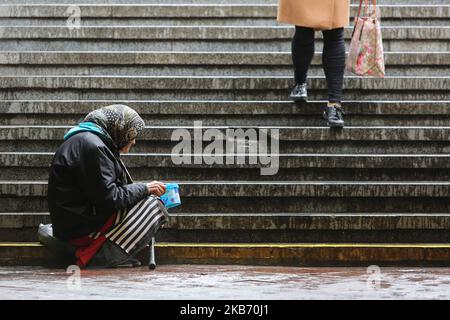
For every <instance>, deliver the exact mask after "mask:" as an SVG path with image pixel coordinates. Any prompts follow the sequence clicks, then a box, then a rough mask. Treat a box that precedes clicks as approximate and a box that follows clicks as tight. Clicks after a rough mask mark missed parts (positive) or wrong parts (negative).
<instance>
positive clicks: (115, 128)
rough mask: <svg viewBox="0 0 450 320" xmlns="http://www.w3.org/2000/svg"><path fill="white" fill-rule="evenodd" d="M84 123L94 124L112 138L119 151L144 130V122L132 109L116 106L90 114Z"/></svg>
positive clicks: (121, 105)
mask: <svg viewBox="0 0 450 320" xmlns="http://www.w3.org/2000/svg"><path fill="white" fill-rule="evenodd" d="M84 122H94V123H96V124H97V125H98V126H100V127H101V128H102V129H103V130H104V131H105V132H106V133H107V134H108V135H109V136H110V138H111V140H112V141H113V142H114V144H115V145H116V146H117V148H118V149H122V148H123V147H125V146H126V145H127V144H129V143H130V142H131V141H133V139H135V138H136V137H137V135H138V134H139V133H140V132H141V131H142V130H143V129H144V127H145V123H144V120H142V118H141V117H140V116H139V114H138V113H137V112H136V111H134V110H133V109H131V108H130V107H128V106H126V105H123V104H114V105H110V106H107V107H103V108H101V109H97V110H94V111H92V112H91V113H89V114H88V115H87V116H86V118H84Z"/></svg>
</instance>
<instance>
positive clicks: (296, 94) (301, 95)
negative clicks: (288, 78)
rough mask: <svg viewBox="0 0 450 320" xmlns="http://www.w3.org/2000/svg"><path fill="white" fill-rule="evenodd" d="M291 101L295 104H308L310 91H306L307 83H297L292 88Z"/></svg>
mask: <svg viewBox="0 0 450 320" xmlns="http://www.w3.org/2000/svg"><path fill="white" fill-rule="evenodd" d="M289 99H291V100H292V101H294V102H306V101H307V100H308V91H307V89H306V83H297V84H295V86H294V87H293V88H292V91H291V94H290V95H289Z"/></svg>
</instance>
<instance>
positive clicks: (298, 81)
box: [290, 26, 314, 102]
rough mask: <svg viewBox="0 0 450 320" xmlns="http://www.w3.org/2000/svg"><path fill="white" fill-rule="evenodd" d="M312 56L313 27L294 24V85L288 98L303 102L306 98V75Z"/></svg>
mask: <svg viewBox="0 0 450 320" xmlns="http://www.w3.org/2000/svg"><path fill="white" fill-rule="evenodd" d="M313 56H314V29H312V28H306V27H299V26H296V27H295V34H294V37H293V38H292V62H293V64H294V79H295V85H294V87H293V89H292V91H291V94H290V99H291V100H293V101H295V102H304V101H306V100H307V98H308V93H307V87H306V77H307V74H308V69H309V66H310V64H311V60H312V58H313Z"/></svg>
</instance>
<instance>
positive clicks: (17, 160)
mask: <svg viewBox="0 0 450 320" xmlns="http://www.w3.org/2000/svg"><path fill="white" fill-rule="evenodd" d="M53 156H54V154H53V153H46V152H36V153H34V152H33V153H30V152H23V153H19V152H17V153H12V152H11V153H9V152H0V167H1V168H5V167H21V168H41V167H43V168H48V167H49V165H50V163H51V162H52V159H53ZM189 156H190V157H196V155H195V154H192V155H189ZM200 156H201V155H200ZM218 156H219V155H218ZM273 156H278V157H279V165H280V167H282V168H292V169H299V168H352V169H364V168H372V169H380V168H381V169H383V168H414V169H428V168H430V169H431V168H434V169H442V168H447V169H448V168H450V155H445V154H423V155H418V154H412V155H410V154H384V155H379V154H366V155H361V154H358V155H354V154H348V155H344V154H340V155H334V154H278V155H273ZM122 159H123V161H124V163H125V165H127V167H129V168H146V167H152V168H175V167H182V168H186V169H187V168H205V169H207V168H211V169H219V168H259V166H260V165H259V164H248V163H245V164H242V165H241V164H226V163H224V164H205V163H202V164H194V163H192V164H174V163H173V161H172V159H171V155H170V154H149V153H144V154H138V153H131V154H125V155H122Z"/></svg>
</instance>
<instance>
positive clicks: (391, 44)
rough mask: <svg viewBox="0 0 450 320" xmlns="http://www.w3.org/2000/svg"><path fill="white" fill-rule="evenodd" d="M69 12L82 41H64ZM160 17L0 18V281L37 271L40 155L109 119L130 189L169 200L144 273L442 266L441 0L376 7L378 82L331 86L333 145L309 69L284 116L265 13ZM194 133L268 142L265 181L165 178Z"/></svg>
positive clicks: (449, 29) (109, 4)
mask: <svg viewBox="0 0 450 320" xmlns="http://www.w3.org/2000/svg"><path fill="white" fill-rule="evenodd" d="M77 2H79V3H84V4H80V5H79V8H80V10H81V29H73V30H70V29H69V28H67V26H66V22H67V19H68V16H69V14H68V11H67V10H68V6H69V4H73V3H77ZM158 2H162V1H151V0H122V1H120V0H114V1H99V0H98V1H95V0H89V1H88V0H84V1H81V0H79V1H75V0H71V1H65V0H64V1H58V2H57V4H54V3H56V1H45V0H31V1H29V0H27V1H25V0H23V1H20V0H6V1H3V2H2V5H0V114H1V116H0V265H2V264H3V265H6V264H8V265H28V264H48V263H50V262H51V258H50V257H49V254H48V252H47V251H46V249H45V248H44V247H42V246H41V245H39V244H38V243H36V241H37V239H36V228H37V226H38V224H39V223H41V222H49V216H48V208H47V205H46V198H45V197H46V191H47V185H46V183H47V178H48V168H49V165H50V162H51V159H52V155H53V152H54V151H55V150H56V148H57V147H58V146H59V144H60V143H61V142H62V136H63V135H64V133H65V132H67V130H68V129H69V128H70V127H71V126H73V125H75V124H76V123H78V122H79V121H80V120H82V119H83V117H84V115H86V114H87V113H88V112H90V111H91V110H93V109H96V108H98V107H100V106H103V105H108V104H112V103H117V102H120V103H125V104H127V105H129V106H131V107H133V108H135V109H136V110H137V111H138V112H139V113H140V114H141V115H142V117H143V118H144V119H145V121H146V124H147V128H146V130H145V132H144V134H143V136H142V137H141V138H140V139H139V141H138V144H137V145H136V146H135V148H134V149H133V152H135V153H133V154H131V155H127V156H124V160H125V162H126V163H127V165H128V166H129V168H130V170H131V174H132V175H133V176H134V178H135V180H139V181H147V180H154V179H155V180H163V181H177V182H180V185H181V192H182V200H183V205H182V206H181V207H179V208H177V209H175V210H172V211H171V212H172V219H171V221H170V224H169V225H168V226H167V228H166V229H165V230H163V231H162V232H161V233H160V234H159V237H158V241H159V244H158V248H157V255H158V259H159V262H160V263H233V264H234V263H248V264H278V265H329V264H335V265H338V264H343V265H354V264H358V265H368V264H373V263H378V264H383V265H388V264H394V265H399V264H412V265H418V264H434V265H436V264H439V265H442V264H448V262H449V261H450V243H449V242H450V214H449V212H450V170H449V169H450V161H449V160H450V159H449V158H450V155H449V152H450V143H449V140H450V125H449V120H450V113H449V111H450V0H427V1H425V0H407V1H403V2H405V3H404V4H402V5H398V1H388V0H385V1H381V0H380V1H379V3H380V4H381V6H380V8H381V13H382V23H383V37H384V48H385V52H386V55H385V57H386V65H387V77H386V78H385V79H367V78H365V79H361V78H358V77H354V76H351V75H348V76H346V79H345V88H346V91H345V98H346V101H345V103H344V106H345V109H346V112H347V116H346V124H347V127H346V128H345V129H343V130H341V131H339V130H330V129H329V128H327V127H326V126H324V125H325V124H324V120H323V119H322V118H321V108H322V107H323V105H324V103H325V101H324V99H326V90H325V79H324V75H323V71H322V69H321V57H320V54H318V55H317V56H316V57H315V59H314V61H313V65H312V67H311V70H310V77H309V87H310V99H311V102H310V103H309V104H308V105H307V106H297V105H295V104H292V103H291V102H289V101H287V95H288V92H289V87H290V86H291V85H292V66H291V57H290V53H289V51H290V40H291V37H292V32H293V29H292V27H290V26H285V25H278V24H277V23H276V20H275V16H276V1H273V0H245V1H237V0H235V1H233V0H214V1H212V0H210V1H207V0H203V1H200V0H198V1H194V0H189V1H188V0H180V1H175V0H171V1H164V4H160V3H158ZM354 2H355V3H356V1H354ZM5 3H6V4H5ZM86 3H88V4H86ZM355 9H356V8H355V7H353V8H352V15H354V13H355ZM350 34H351V28H348V30H346V37H347V39H348V38H349V36H350ZM320 39H321V35H320V34H319V38H318V40H317V42H316V51H317V52H320V51H321V48H322V42H321V40H320ZM194 121H202V124H203V126H204V127H205V128H207V127H216V128H219V129H226V128H238V127H251V128H262V127H268V128H274V129H278V130H279V132H280V153H281V155H280V169H279V172H278V174H277V175H274V176H263V175H260V168H259V166H258V165H249V164H247V165H241V164H239V165H206V164H192V165H174V164H173V163H172V161H171V158H170V152H171V150H172V148H173V146H174V145H175V144H176V143H177V142H173V141H171V134H172V131H173V129H176V128H187V129H189V130H191V129H192V127H193V125H194ZM143 258H145V257H143Z"/></svg>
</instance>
